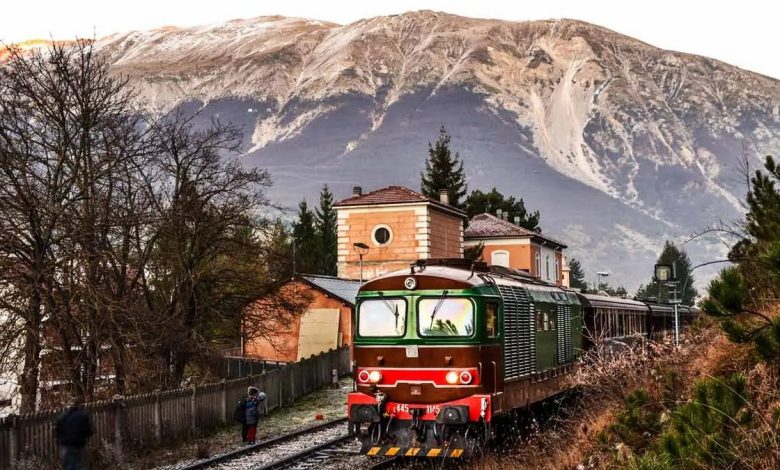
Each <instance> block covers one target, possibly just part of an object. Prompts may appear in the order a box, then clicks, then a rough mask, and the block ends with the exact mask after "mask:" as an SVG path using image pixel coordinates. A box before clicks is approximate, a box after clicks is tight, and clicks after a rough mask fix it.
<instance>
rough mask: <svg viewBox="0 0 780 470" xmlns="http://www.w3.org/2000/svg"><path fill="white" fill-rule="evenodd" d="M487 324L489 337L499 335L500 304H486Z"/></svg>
mask: <svg viewBox="0 0 780 470" xmlns="http://www.w3.org/2000/svg"><path fill="white" fill-rule="evenodd" d="M485 324H486V331H487V335H488V338H495V337H497V336H498V305H496V304H494V303H491V302H488V303H487V304H485Z"/></svg>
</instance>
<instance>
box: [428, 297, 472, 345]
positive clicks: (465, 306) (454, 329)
mask: <svg viewBox="0 0 780 470" xmlns="http://www.w3.org/2000/svg"><path fill="white" fill-rule="evenodd" d="M417 318H418V322H419V325H420V334H421V335H422V336H471V335H472V334H473V333H474V304H473V303H471V301H470V300H469V299H463V298H447V297H439V298H425V299H421V300H420V301H419V302H418V303H417Z"/></svg>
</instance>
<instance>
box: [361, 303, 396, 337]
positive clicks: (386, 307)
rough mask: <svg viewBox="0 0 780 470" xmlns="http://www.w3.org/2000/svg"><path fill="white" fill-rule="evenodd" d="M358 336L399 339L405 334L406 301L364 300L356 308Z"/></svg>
mask: <svg viewBox="0 0 780 470" xmlns="http://www.w3.org/2000/svg"><path fill="white" fill-rule="evenodd" d="M357 316H358V335H360V336H368V337H400V336H403V335H404V333H406V300H404V299H378V300H364V301H363V302H360V305H359V307H358V314H357Z"/></svg>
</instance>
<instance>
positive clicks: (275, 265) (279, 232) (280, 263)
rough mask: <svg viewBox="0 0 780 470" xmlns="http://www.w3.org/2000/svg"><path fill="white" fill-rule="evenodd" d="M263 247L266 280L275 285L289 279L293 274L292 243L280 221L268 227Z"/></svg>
mask: <svg viewBox="0 0 780 470" xmlns="http://www.w3.org/2000/svg"><path fill="white" fill-rule="evenodd" d="M263 245H264V250H263V251H264V253H263V254H264V256H263V259H264V260H265V270H266V273H265V275H266V277H267V278H268V280H269V281H271V282H274V283H275V282H278V281H282V280H284V279H286V278H288V277H290V276H291V275H292V274H293V266H292V264H293V241H292V237H291V234H290V232H289V231H288V229H287V228H286V227H285V226H284V223H283V222H282V220H281V219H278V220H276V222H275V223H274V224H272V225H271V226H270V227H269V229H268V233H267V235H266V237H265V243H264V244H263Z"/></svg>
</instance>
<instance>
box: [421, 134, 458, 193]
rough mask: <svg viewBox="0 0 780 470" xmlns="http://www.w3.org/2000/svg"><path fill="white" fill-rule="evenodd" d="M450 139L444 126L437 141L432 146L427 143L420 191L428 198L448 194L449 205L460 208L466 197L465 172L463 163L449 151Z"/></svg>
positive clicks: (456, 155)
mask: <svg viewBox="0 0 780 470" xmlns="http://www.w3.org/2000/svg"><path fill="white" fill-rule="evenodd" d="M450 141H451V137H450V135H449V134H448V133H447V131H446V129H444V126H442V127H441V129H440V130H439V139H438V140H437V141H436V143H435V144H434V145H431V143H430V142H429V143H428V158H427V159H426V161H425V171H424V172H422V173H421V174H420V189H421V191H422V193H423V194H424V195H426V196H428V197H430V198H433V199H438V198H439V192H440V191H441V190H442V189H446V190H447V191H448V192H449V198H450V205H452V206H454V207H457V208H462V206H463V204H462V203H461V200H462V198H463V197H464V196H465V195H466V189H467V187H466V172H465V171H464V170H463V161H462V160H461V159H460V155H459V154H458V153H457V152H456V153H455V155H454V156H453V155H452V151H451V150H450Z"/></svg>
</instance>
